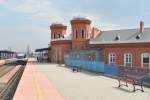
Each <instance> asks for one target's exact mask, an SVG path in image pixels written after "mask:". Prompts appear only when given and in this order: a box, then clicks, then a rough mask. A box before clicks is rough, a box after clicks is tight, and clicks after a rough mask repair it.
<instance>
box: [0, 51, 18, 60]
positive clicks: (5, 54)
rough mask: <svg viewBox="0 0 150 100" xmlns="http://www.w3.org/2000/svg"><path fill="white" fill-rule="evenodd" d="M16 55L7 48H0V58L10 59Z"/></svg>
mask: <svg viewBox="0 0 150 100" xmlns="http://www.w3.org/2000/svg"><path fill="white" fill-rule="evenodd" d="M15 56H16V53H15V52H13V51H8V50H0V60H2V59H11V58H14V57H15Z"/></svg>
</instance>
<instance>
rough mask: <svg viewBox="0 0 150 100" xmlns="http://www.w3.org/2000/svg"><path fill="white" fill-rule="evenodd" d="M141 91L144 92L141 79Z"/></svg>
mask: <svg viewBox="0 0 150 100" xmlns="http://www.w3.org/2000/svg"><path fill="white" fill-rule="evenodd" d="M141 91H142V92H144V89H143V81H141Z"/></svg>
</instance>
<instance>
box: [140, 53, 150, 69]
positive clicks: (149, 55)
mask: <svg viewBox="0 0 150 100" xmlns="http://www.w3.org/2000/svg"><path fill="white" fill-rule="evenodd" d="M144 54H147V55H148V57H149V61H148V63H144V62H143V57H144ZM143 64H148V65H149V68H150V53H146V52H145V53H141V67H142V68H143Z"/></svg>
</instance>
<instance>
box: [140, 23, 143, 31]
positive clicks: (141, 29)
mask: <svg viewBox="0 0 150 100" xmlns="http://www.w3.org/2000/svg"><path fill="white" fill-rule="evenodd" d="M143 32H144V22H143V21H140V33H143Z"/></svg>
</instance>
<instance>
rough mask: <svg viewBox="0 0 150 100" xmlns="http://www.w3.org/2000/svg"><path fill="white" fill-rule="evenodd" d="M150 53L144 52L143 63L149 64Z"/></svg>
mask: <svg viewBox="0 0 150 100" xmlns="http://www.w3.org/2000/svg"><path fill="white" fill-rule="evenodd" d="M149 58H150V57H149V54H148V53H143V54H142V63H143V64H148V63H149Z"/></svg>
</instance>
